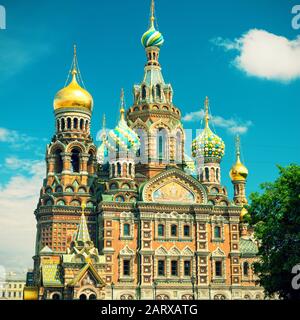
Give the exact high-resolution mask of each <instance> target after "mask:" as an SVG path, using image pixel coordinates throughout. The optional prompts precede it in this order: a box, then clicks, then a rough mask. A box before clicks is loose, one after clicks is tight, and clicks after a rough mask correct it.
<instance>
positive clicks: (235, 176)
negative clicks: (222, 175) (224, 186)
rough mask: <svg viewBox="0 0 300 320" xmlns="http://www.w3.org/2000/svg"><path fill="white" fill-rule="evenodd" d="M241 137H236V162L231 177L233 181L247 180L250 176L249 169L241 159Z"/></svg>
mask: <svg viewBox="0 0 300 320" xmlns="http://www.w3.org/2000/svg"><path fill="white" fill-rule="evenodd" d="M240 154H241V152H240V138H239V136H237V137H236V163H235V164H234V165H233V166H232V168H231V170H230V173H229V175H230V178H231V180H232V181H246V179H247V177H248V173H249V172H248V169H247V168H246V167H245V166H244V165H243V164H242V162H241V159H240Z"/></svg>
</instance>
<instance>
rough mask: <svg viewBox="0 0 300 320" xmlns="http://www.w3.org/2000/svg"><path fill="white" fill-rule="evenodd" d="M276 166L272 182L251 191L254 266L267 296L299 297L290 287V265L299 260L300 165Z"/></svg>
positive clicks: (250, 213)
mask: <svg viewBox="0 0 300 320" xmlns="http://www.w3.org/2000/svg"><path fill="white" fill-rule="evenodd" d="M278 168H279V173H280V175H279V177H278V179H277V180H276V181H275V182H273V183H264V184H262V185H261V188H262V190H263V193H261V194H259V193H252V194H251V195H250V200H251V202H250V203H251V205H249V207H248V212H249V216H248V219H249V218H250V219H249V221H250V223H251V224H252V225H253V226H254V231H255V237H256V239H257V240H258V241H259V243H260V248H259V253H258V255H259V261H258V262H257V263H256V264H255V265H254V270H255V272H256V273H257V275H258V277H259V279H260V280H259V282H260V285H261V286H263V287H264V289H265V293H266V295H267V296H269V297H272V296H274V294H278V295H279V297H280V298H283V299H300V289H299V290H295V289H293V288H292V284H291V283H292V279H293V277H295V274H292V268H293V267H294V266H295V265H297V264H300V166H299V165H295V164H291V165H289V166H287V167H286V168H283V167H280V166H278Z"/></svg>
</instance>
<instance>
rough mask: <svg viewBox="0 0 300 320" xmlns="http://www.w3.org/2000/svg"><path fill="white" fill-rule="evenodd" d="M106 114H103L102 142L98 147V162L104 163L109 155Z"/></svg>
mask: <svg viewBox="0 0 300 320" xmlns="http://www.w3.org/2000/svg"><path fill="white" fill-rule="evenodd" d="M105 122H106V120H105V115H103V124H102V132H101V134H100V140H101V143H100V145H99V146H98V148H97V162H98V163H99V164H104V163H105V162H106V161H105V160H106V159H107V157H108V148H107V134H106V128H105V126H106V124H105Z"/></svg>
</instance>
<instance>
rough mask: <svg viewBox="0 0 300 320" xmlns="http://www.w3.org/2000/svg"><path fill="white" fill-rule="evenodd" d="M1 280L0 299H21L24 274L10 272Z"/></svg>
mask: <svg viewBox="0 0 300 320" xmlns="http://www.w3.org/2000/svg"><path fill="white" fill-rule="evenodd" d="M3 280H4V281H3ZM3 280H2V281H1V282H0V300H23V291H24V287H25V274H24V276H22V275H16V274H13V273H11V274H8V275H7V277H5V279H3Z"/></svg>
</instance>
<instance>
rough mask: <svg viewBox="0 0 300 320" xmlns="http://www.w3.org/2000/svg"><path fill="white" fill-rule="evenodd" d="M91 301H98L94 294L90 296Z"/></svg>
mask: <svg viewBox="0 0 300 320" xmlns="http://www.w3.org/2000/svg"><path fill="white" fill-rule="evenodd" d="M89 300H97V297H96V295H95V294H94V293H92V294H90V296H89Z"/></svg>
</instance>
